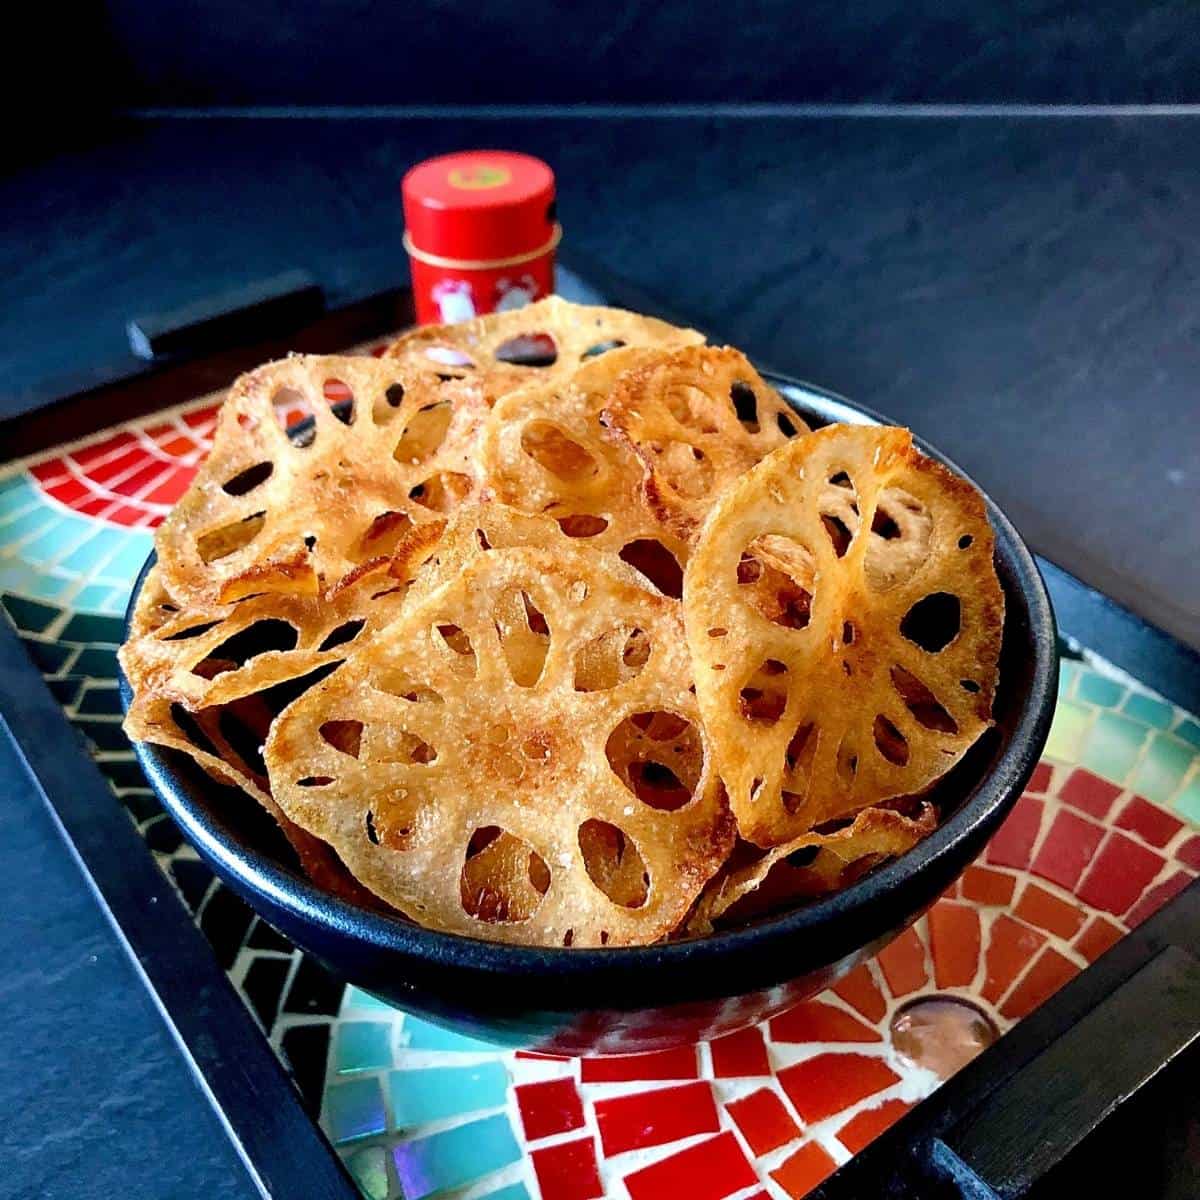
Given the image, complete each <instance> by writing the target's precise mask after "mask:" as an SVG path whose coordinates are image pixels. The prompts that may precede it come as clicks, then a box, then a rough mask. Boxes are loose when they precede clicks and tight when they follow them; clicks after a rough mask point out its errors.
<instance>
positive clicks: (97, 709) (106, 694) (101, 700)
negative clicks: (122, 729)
mask: <svg viewBox="0 0 1200 1200" xmlns="http://www.w3.org/2000/svg"><path fill="white" fill-rule="evenodd" d="M78 711H79V712H80V713H81V714H82V715H85V716H108V717H119V716H120V715H121V694H120V693H119V692H118V691H117V687H116V684H112V685H110V686H108V687H89V688H88V689H87V690H86V691H85V692H84V693H83V695H82V696H81V697H80V699H79V707H78Z"/></svg>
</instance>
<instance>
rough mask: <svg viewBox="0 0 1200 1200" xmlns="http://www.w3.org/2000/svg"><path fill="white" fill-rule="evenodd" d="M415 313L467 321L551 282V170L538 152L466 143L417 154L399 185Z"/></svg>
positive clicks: (545, 289) (542, 291)
mask: <svg viewBox="0 0 1200 1200" xmlns="http://www.w3.org/2000/svg"><path fill="white" fill-rule="evenodd" d="M400 190H401V194H402V196H403V199H404V223H405V225H406V229H405V233H404V248H405V249H406V250H407V251H408V257H409V262H410V264H411V266H412V284H413V295H414V297H415V299H416V306H417V320H418V321H419V322H420V323H421V324H422V325H426V324H430V323H433V322H441V323H450V322H454V321H465V320H468V319H469V318H470V317H473V316H476V315H478V314H480V313H489V312H502V311H504V310H505V309H510V308H520V307H521V306H522V305H523V304H528V303H529V302H530V301H532V300H538V299H540V298H541V297H542V296H546V295H549V293H550V292H552V291H553V290H554V248H555V247H556V246H557V245H558V239H559V236H560V235H561V232H562V231H561V229H560V228H559V225H558V222H557V220H556V219H555V209H554V172H553V171H551V170H550V168H549V167H548V166H547V165H546V164H545V163H544V162H542V161H541V160H540V159H537V158H532V157H530V156H529V155H528V154H514V153H511V152H509V151H504V150H468V151H465V152H463V153H461V154H446V155H443V156H442V157H441V158H430V159H427V160H426V161H425V162H423V163H418V164H417V166H415V167H413V168H412V170H410V171H409V172H408V174H407V175H405V176H404V181H403V183H402V184H401V186H400Z"/></svg>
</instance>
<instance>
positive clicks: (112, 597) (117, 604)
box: [100, 584, 131, 616]
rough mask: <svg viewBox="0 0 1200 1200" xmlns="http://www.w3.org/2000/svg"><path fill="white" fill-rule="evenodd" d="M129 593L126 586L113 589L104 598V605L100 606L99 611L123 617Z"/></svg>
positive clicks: (128, 586) (127, 605)
mask: <svg viewBox="0 0 1200 1200" xmlns="http://www.w3.org/2000/svg"><path fill="white" fill-rule="evenodd" d="M130 591H131V587H130V585H128V584H127V585H124V586H122V587H119V588H113V589H112V591H110V592H109V593H108V595H107V596H106V597H105V599H104V603H103V604H102V605H101V606H100V611H101V612H106V613H111V614H112V615H113V616H124V615H125V610H126V609H127V608H128V607H129V596H130Z"/></svg>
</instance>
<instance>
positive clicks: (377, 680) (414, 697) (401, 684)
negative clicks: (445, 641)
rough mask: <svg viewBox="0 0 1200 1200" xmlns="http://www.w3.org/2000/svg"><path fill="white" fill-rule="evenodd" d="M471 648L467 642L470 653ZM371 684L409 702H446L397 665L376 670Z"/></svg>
mask: <svg viewBox="0 0 1200 1200" xmlns="http://www.w3.org/2000/svg"><path fill="white" fill-rule="evenodd" d="M460 632H461V631H460ZM469 648H470V642H467V652H468V653H469ZM472 658H474V655H472ZM371 684H372V686H373V687H375V688H378V689H379V691H381V692H386V693H387V694H388V695H390V696H397V697H399V698H400V699H401V700H407V701H408V703H409V704H444V703H445V701H444V700H443V699H442V697H441V696H440V695H439V694H438V693H437V692H435V691H434V690H433V688H431V687H427V686H426V685H425V684H423V683H421V682H420V681H419V680H417V679H414V678H413V677H412V676H411V675H410V674H408V672H407V671H404V670H400V669H398V668H395V667H383V668H381V669H380V670H378V671H377V672H375V675H374V676H373V678H372V680H371Z"/></svg>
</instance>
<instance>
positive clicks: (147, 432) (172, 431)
mask: <svg viewBox="0 0 1200 1200" xmlns="http://www.w3.org/2000/svg"><path fill="white" fill-rule="evenodd" d="M178 432H179V431H178V430H177V429H176V428H175V426H174V425H172V424H171V422H170V421H166V422H164V423H163V424H162V425H148V426H147V427H146V428H145V429H143V430H142V436H143V437H148V438H150V440H151V441H154V442H161V441H164V440H165V439H167V438H171V437H174V436H175V435H176V434H177V433H178Z"/></svg>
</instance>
